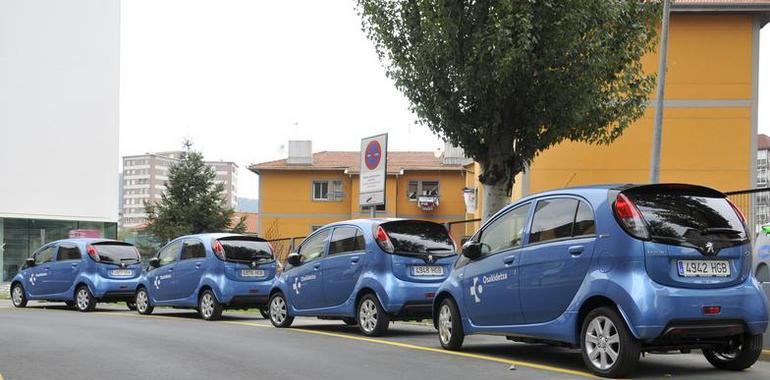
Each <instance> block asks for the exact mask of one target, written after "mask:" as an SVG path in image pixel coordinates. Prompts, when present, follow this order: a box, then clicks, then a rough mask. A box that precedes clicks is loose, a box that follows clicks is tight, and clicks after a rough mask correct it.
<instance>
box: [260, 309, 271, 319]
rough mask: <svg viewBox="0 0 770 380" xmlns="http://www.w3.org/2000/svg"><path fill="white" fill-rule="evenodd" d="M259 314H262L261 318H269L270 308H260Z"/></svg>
mask: <svg viewBox="0 0 770 380" xmlns="http://www.w3.org/2000/svg"><path fill="white" fill-rule="evenodd" d="M259 314H260V315H261V316H262V318H265V319H270V309H269V308H260V309H259Z"/></svg>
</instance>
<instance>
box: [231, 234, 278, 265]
mask: <svg viewBox="0 0 770 380" xmlns="http://www.w3.org/2000/svg"><path fill="white" fill-rule="evenodd" d="M219 243H221V244H222V247H223V248H224V249H225V259H226V260H228V261H257V262H264V261H270V260H273V250H272V249H271V248H270V244H269V243H268V242H266V241H262V240H246V239H243V240H241V239H220V240H219Z"/></svg>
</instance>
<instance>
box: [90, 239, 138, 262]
mask: <svg viewBox="0 0 770 380" xmlns="http://www.w3.org/2000/svg"><path fill="white" fill-rule="evenodd" d="M93 246H94V248H96V253H98V254H99V261H100V262H103V263H115V264H135V263H138V262H139V261H140V257H139V251H138V250H137V249H136V247H134V246H133V245H128V244H114V243H100V244H93Z"/></svg>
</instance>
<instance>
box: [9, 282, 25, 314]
mask: <svg viewBox="0 0 770 380" xmlns="http://www.w3.org/2000/svg"><path fill="white" fill-rule="evenodd" d="M11 302H12V303H13V307H19V308H21V307H26V306H27V294H26V293H24V287H23V286H21V284H20V283H18V282H17V283H15V284H13V286H12V287H11Z"/></svg>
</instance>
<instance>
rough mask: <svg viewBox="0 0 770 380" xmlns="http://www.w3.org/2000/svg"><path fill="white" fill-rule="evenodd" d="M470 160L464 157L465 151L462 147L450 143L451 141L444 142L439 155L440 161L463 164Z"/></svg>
mask: <svg viewBox="0 0 770 380" xmlns="http://www.w3.org/2000/svg"><path fill="white" fill-rule="evenodd" d="M471 161H472V160H470V159H469V158H467V157H465V151H464V150H463V148H460V147H457V146H454V145H452V144H451V143H448V142H445V143H444V154H443V155H442V156H441V163H442V164H444V165H465V164H468V163H470V162H471Z"/></svg>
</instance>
